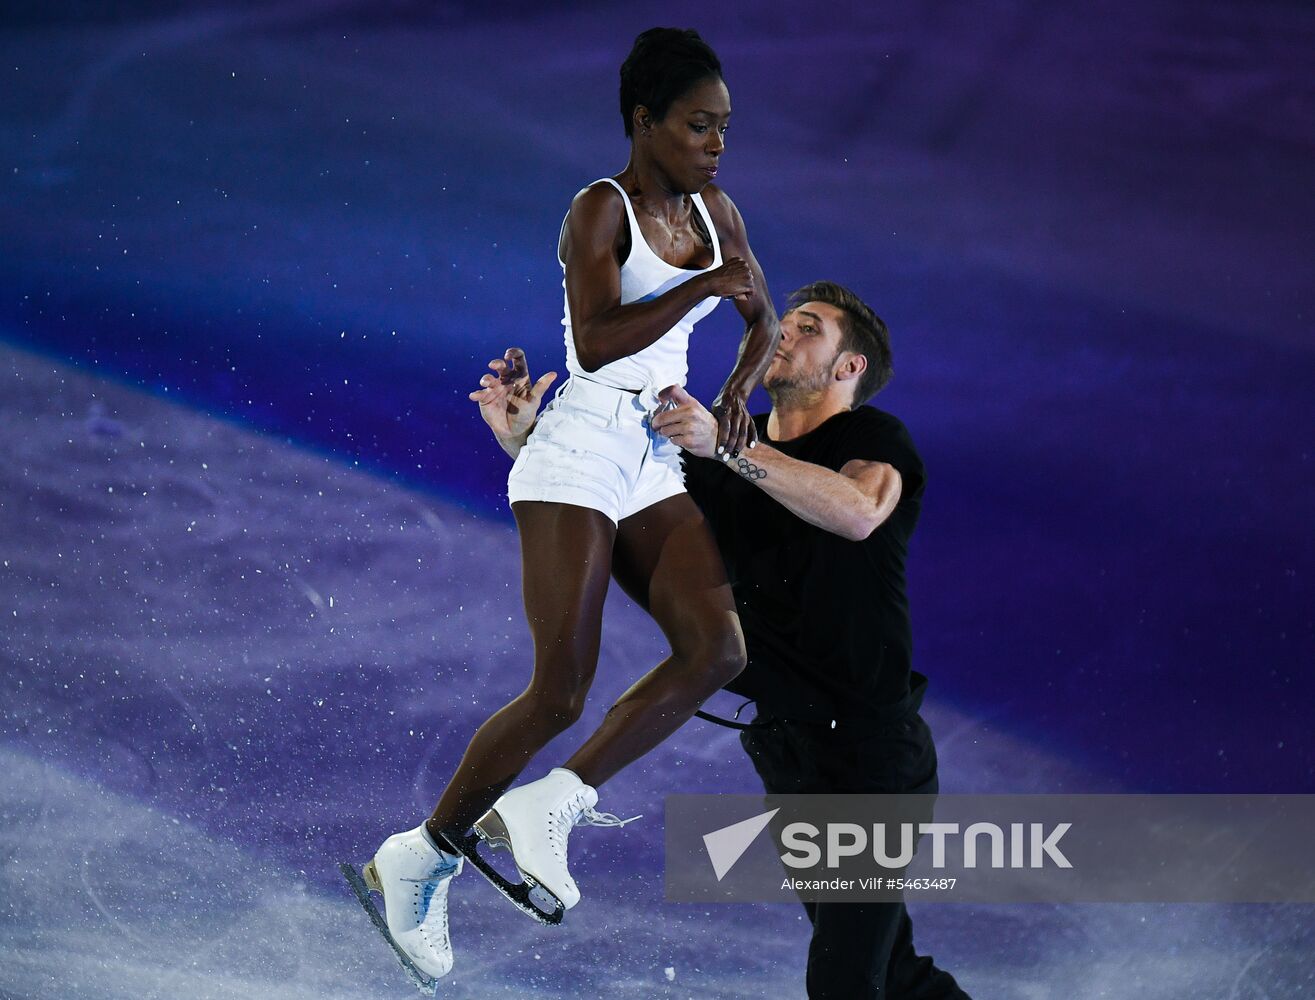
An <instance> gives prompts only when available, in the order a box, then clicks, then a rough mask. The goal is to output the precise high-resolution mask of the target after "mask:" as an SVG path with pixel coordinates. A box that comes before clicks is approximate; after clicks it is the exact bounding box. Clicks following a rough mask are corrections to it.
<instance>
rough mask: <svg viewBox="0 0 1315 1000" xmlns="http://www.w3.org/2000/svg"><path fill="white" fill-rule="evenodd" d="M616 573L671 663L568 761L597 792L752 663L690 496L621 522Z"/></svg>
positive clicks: (652, 674) (638, 687)
mask: <svg viewBox="0 0 1315 1000" xmlns="http://www.w3.org/2000/svg"><path fill="white" fill-rule="evenodd" d="M612 572H613V575H615V576H616V579H617V581H618V582H619V583H620V584H621V585H622V587H624V588H625V590H626V592H627V593H628V594H630V596H631V597H632V598H634V599H635V600H636V601H637V602H638V603H639V604H640V605H641V606H642V607H644V608H645V609H646V610H647V611H648V613H649V614H650V615H652V616H653V619H654V620H655V621H656V622H657V623H658V626H659V627H660V628H661V629H662V632H663V634H664V635H665V636H666V637H667V642H668V643H670V645H671V655H670V656H669V657H667V659H665V660H663V661H662V662H661V663H660V664H658V665H657V666H656V667H654V668H653V669H652V670H651V671H649V672H648V673H647V674H645V675H644V676H643V677H642V678H640V679H639V680H638V681H637V682H636V683H635V684H634V685H633V686H632V687H631V688H630V690H628V691H627V692H626V693H625V694H623V695H622V696H621V698H620V700H619V701H617V703H616V704H615V705H613V706H612V708H611V709H610V710H609V711H608V713H607V717H606V718H605V719H604V720H603V724H602V725H601V726H599V728H598V730H597V732H595V733H594V735H593V736H591V737H590V738H589V740H588V742H586V743H585V744H584V746H582V747H581V748H580V749H579V750H578V751H576V753H575V754H574V756H572V757H571V759H570V760H568V761H567V762H566V765H565V766H566V767H567V768H569V769H570V770H572V771H574V772H575V773H576V774H578V775H579V776H580V779H581V780H582V781H583V782H584V783H585V784H587V785H593V786H594V787H595V788H596V787H598V786H599V785H601V784H602V783H603V782H604V781H606V780H607V779H608V778H610V777H612V776H613V775H614V774H616V773H617V772H618V771H620V770H621V769H622V768H623V767H625V766H626V765H627V764H629V763H631V762H632V761H635V760H637V759H639V758H640V757H642V756H643V755H644V754H646V753H648V751H650V750H652V749H653V748H654V747H656V746H657V745H658V744H659V743H661V742H662V741H663V740H665V739H666V738H667V737H668V736H670V735H671V734H672V733H674V732H675V731H676V730H677V729H679V728H680V727H681V726H682V725H683V724H684V723H685V722H686V721H687V720H688V719H689V718H690V717H691V716H692V715H693V714H694V712H695V711H696V710H697V709H698V707H699V706H700V705H702V704H703V702H704V701H706V700H707V699H708V698H709V697H711V696H712V695H713V694H714V693H715V692H716V691H717V690H718V689H719V688H721V687H722V686H723V685H724V684H726V683H728V682H729V681H730V680H732V679H733V678H734V677H735V675H736V674H738V673H739V672H740V670H742V669H743V667H744V663H745V652H744V637H743V635H742V634H741V633H740V620H739V617H738V616H737V615H736V613H735V600H734V598H733V597H732V596H731V588H730V584H729V583H728V582H727V580H726V568H725V565H724V564H723V563H722V559H721V553H720V552H719V551H718V550H717V545H716V542H715V541H714V540H713V538H712V533H711V532H710V531H709V530H708V526H707V522H706V521H705V520H704V518H703V515H702V513H700V512H699V509H698V507H697V506H696V505H695V504H694V501H693V500H691V499H690V497H689V495H688V494H684V493H682V494H680V495H678V496H674V497H670V498H669V499H667V500H663V501H662V502H660V503H657V504H654V505H653V506H652V507H648V508H646V509H644V510H642V511H640V512H639V513H637V514H634V515H632V516H631V517H628V518H626V519H625V520H623V521H622V522H621V525H620V527H619V529H618V531H617V536H616V542H615V545H614V547H613V551H612Z"/></svg>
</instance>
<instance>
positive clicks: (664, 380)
mask: <svg viewBox="0 0 1315 1000" xmlns="http://www.w3.org/2000/svg"><path fill="white" fill-rule="evenodd" d="M601 180H604V181H606V182H607V183H608V184H611V185H612V187H614V188H616V189H617V191H618V192H620V194H621V201H622V202H623V203H624V204H625V207H626V218H627V219H628V220H629V223H630V255H629V256H628V257H627V258H626V262H625V263H624V264H622V265H621V304H622V305H626V304H627V303H630V302H645V301H647V300H649V299H654V298H657V297H658V296H659V295H661V294H662V293H663V292H665V291H667V290H668V289H671V288H675V287H676V286H677V285H680V284H683V283H685V282H686V281H689V279H690V278H692V277H694V276H695V275H697V274H703V273H705V272H706V271H711V270H712V269H713V268H715V267H721V240H720V239H718V238H717V230H716V229H715V228H714V227H713V225H712V217H711V216H710V215H709V214H708V209H707V208H706V207H705V206H704V204H703V198H702V196H701V195H698V194H693V195H690V197H691V198H692V199H693V200H694V207H695V208H696V209H697V210H698V213H699V215H700V216H701V217H702V219H703V225H704V226H705V227H706V229H707V231H708V235H709V236H711V237H712V263H711V264H709V265H708V266H707V267H706V268H694V269H692V270H691V269H688V268H683V267H676V266H675V265H674V264H668V263H667V262H666V261H665V260H663V259H662V258H661V257H659V256H658V255H657V254H656V253H654V252H653V249H652V248H651V247H650V246H649V245H648V241H647V240H646V239H644V234H643V233H642V232H641V231H640V229H639V221H638V220H637V219H636V218H635V209H634V206H632V205H631V204H630V196H629V195H627V194H626V192H625V189H624V188H622V187H621V185H620V184H618V183H617V182H616V181H614V180H612V178H610V177H604V178H601ZM594 183H595V184H597V183H599V181H594ZM562 225H563V226H565V222H563V223H562ZM558 263H560V264H561V265H562V271H563V272H565V270H566V262H565V261H562V260H561V258H560V256H559V257H558ZM565 288H566V279H565V278H563V279H562V289H563V290H565ZM720 301H721V299H720V298H719V297H718V296H716V295H712V296H709V297H708V298H706V299H703V300H702V301H701V302H699V303H697V304H696V305H695V306H694V307H693V308H692V309H690V311H689V312H687V313H686V314H685V315H684V316H682V317H681V319H680V321H679V322H678V323H676V325H675V326H673V327H672V328H671V329H670V330H668V331H667V332H666V333H664V334H663V335H662V336H661V337H659V338H658V339H657V340H655V341H654V342H653V343H651V344H649V345H648V346H647V347H645V348H644V349H643V350H642V351H639V352H638V353H637V354H632V355H630V356H629V357H625V358H618V359H617V360H615V361H613V362H611V363H610V364H606V365H603V367H602V368H599V369H598V370H597V371H592V372H587V371H585V370H584V368H583V367H581V365H580V362H579V360H578V359H577V358H576V356H575V335H574V332H573V331H572V329H571V304H570V302H566V304H565V306H564V307H563V310H562V326H564V327H566V370H567V371H569V372H570V373H571V374H572V375H578V376H579V377H581V378H584V379H588V380H589V381H591V382H600V383H602V384H603V385H610V386H612V387H613V388H614V389H641V390H642V389H649V388H652V389H662V388H665V387H666V386H669V385H684V384H685V376H686V374H687V373H688V371H689V365H688V363H687V360H686V351H687V349H688V348H689V335H690V331H691V330H693V329H694V324H695V323H697V322H698V321H699V320H701V319H702V318H703V317H704V316H706V315H708V313H710V312H712V310H713V309H715V308H716V306H717V303H718V302H720Z"/></svg>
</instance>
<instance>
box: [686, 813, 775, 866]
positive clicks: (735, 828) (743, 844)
mask: <svg viewBox="0 0 1315 1000" xmlns="http://www.w3.org/2000/svg"><path fill="white" fill-rule="evenodd" d="M780 811H781V810H780V809H773V810H772V811H771V812H765V813H762V814H761V815H758V816H752V817H750V818H749V819H744V820H740V822H738V823H732V824H731V825H730V826H723V827H722V828H721V829H720V830H713V831H712V833H705V834H704V835H703V846H704V847H705V848H707V851H708V857H709V858H710V859H711V861H712V870H713V872H715V873H716V875H717V881H718V882H720V881H721V880H722V879H723V878H725V877H726V873H727V872H729V871H730V870H731V869H732V868H734V867H735V862H737V861H739V860H740V858H742V857H743V856H744V852H745V851H747V850H748V849H749V845H750V844H752V843H753V842H754V840H756V839H757V837H758V834H760V833H762V832H763V827H765V826H766V825H767V824H768V823H769V822H771V819H772V817H773V816H775V815H776V814H777V813H778V812H780Z"/></svg>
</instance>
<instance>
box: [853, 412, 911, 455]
mask: <svg viewBox="0 0 1315 1000" xmlns="http://www.w3.org/2000/svg"><path fill="white" fill-rule="evenodd" d="M842 416H843V417H845V418H847V419H846V422H845V424H844V430H845V433H846V436H850V435H857V436H868V435H871V436H873V437H883V438H896V439H899V440H901V441H904V442H907V443H908V444H909V445H912V444H913V436H912V435H911V434H910V433H909V429H908V427H906V426H905V425H904V421H902V420H901V419H900V418H899V417H897V416H895V414H893V413H889V412H887V411H886V410H881V409H878V408H877V407H875V406H872V405H870V404H868V403H864V404H863V405H862V406H856V407H854V408H853V409H852V410H850V411H849V412H848V413H846V414H842Z"/></svg>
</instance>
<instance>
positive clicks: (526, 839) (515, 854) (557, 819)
mask: <svg viewBox="0 0 1315 1000" xmlns="http://www.w3.org/2000/svg"><path fill="white" fill-rule="evenodd" d="M597 804H598V792H596V791H595V790H594V789H593V788H591V787H590V786H589V785H586V784H584V782H582V781H581V780H580V779H579V777H577V776H576V775H575V774H574V773H573V772H571V771H568V770H566V769H565V768H563V767H556V768H553V769H552V770H551V771H550V772H548V775H547V777H544V778H540V779H539V780H538V781H532V782H530V783H529V784H527V785H521V786H520V787H519V788H513V789H511V790H510V791H508V792H507V793H506V794H504V795H503V796H502V797H501V798H500V799H498V801H497V802H495V803H494V804H493V808H492V809H490V810H489V811H488V812H486V813H485V814H484V815H483V816H482V817H481V818H480V819H479V820H478V821H477V822H476V823H475V826H474V832H473V833H470V834H466V835H453V834H451V833H446V832H445V834H444V835H445V836H446V837H447V838H448V839H449V840H450V841H451V842H452V846H453V847H455V848H456V849H457V850H459V851H460V852H461V853H462V854H464V855H465V856H466V857H468V858H469V859H470V862H471V864H473V865H474V866H475V867H476V868H477V869H479V871H480V873H481V874H482V875H484V876H485V877H486V878H487V879H488V880H489V881H490V882H492V883H493V885H494V886H495V887H497V889H498V890H499V891H500V892H501V893H502V894H503V895H504V896H506V897H507V898H508V899H510V900H511V901H512V902H513V903H515V904H516V905H517V906H519V907H520V908H521V909H522V910H524V911H525V912H526V913H528V914H529V915H530V916H532V917H534V918H535V919H536V920H539V921H541V922H542V923H545V924H559V923H561V921H562V917H563V916H564V915H565V913H566V911H567V910H569V909H570V908H571V907H573V906H574V905H575V904H576V903H578V902H579V901H580V890H579V888H578V887H577V886H576V884H575V880H574V879H573V878H571V873H570V871H569V870H568V869H567V867H566V840H567V837H569V836H570V833H571V829H572V828H573V827H575V826H577V825H587V826H625V825H626V824H627V823H631V822H633V821H634V820H637V819H639V817H638V816H632V817H631V818H630V819H618V818H617V817H616V816H613V815H611V814H610V813H600V812H597V811H595V810H594V806H595V805H597ZM480 841H483V842H484V843H486V844H488V845H490V846H491V847H494V848H505V849H506V850H508V851H510V852H511V856H512V858H513V860H514V861H515V862H516V868H517V869H518V870H519V871H520V875H521V879H522V880H523V881H521V882H520V883H513V882H510V881H508V880H507V879H505V878H503V877H502V876H501V875H500V874H498V872H497V871H495V870H494V869H493V867H492V865H490V864H489V862H488V861H487V860H486V859H485V858H484V857H482V856H481V855H480V853H479V850H478V847H479V842H480Z"/></svg>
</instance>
